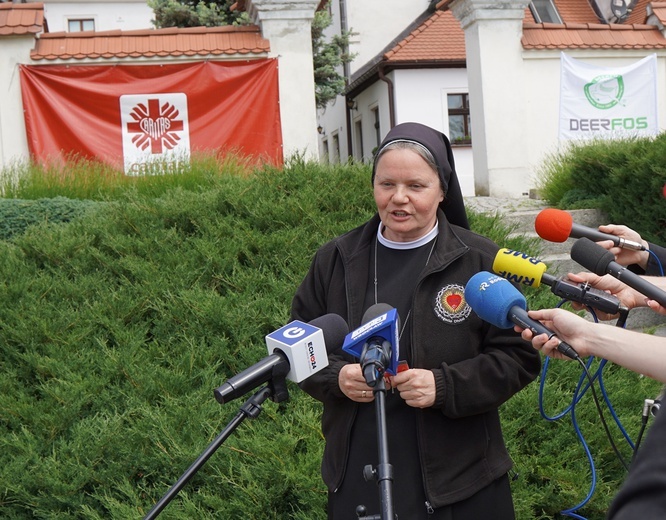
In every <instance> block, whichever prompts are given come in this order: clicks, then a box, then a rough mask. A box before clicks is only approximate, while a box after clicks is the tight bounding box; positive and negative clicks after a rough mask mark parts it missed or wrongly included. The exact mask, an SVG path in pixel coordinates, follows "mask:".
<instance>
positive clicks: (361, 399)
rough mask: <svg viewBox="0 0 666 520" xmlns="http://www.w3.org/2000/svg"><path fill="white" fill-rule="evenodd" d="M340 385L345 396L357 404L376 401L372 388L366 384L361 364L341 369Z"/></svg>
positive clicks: (339, 375) (353, 364)
mask: <svg viewBox="0 0 666 520" xmlns="http://www.w3.org/2000/svg"><path fill="white" fill-rule="evenodd" d="M338 385H339V386H340V390H342V393H343V394H345V395H346V396H347V397H349V399H351V400H352V401H356V402H357V403H369V402H371V401H374V399H375V395H374V394H373V393H372V388H371V387H369V386H368V384H367V383H366V382H365V378H364V377H363V372H362V371H361V365H360V364H359V363H352V364H349V365H345V366H343V367H342V368H341V369H340V373H339V374H338Z"/></svg>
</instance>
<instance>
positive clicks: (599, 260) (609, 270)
mask: <svg viewBox="0 0 666 520" xmlns="http://www.w3.org/2000/svg"><path fill="white" fill-rule="evenodd" d="M571 259H572V260H574V261H575V262H577V263H579V264H580V265H582V266H583V267H584V268H585V269H588V270H590V271H592V272H593V273H594V274H596V275H599V276H604V275H605V274H610V275H611V276H613V277H615V278H617V279H618V280H620V281H621V282H624V283H626V284H627V285H628V286H629V287H631V288H633V289H635V290H637V291H638V292H639V293H641V294H644V295H645V296H647V297H648V298H650V299H651V300H654V301H656V302H659V304H660V305H663V306H665V307H666V291H663V290H662V289H660V288H659V287H657V286H656V285H653V284H651V283H650V282H648V281H647V280H645V279H643V278H641V277H640V276H639V275H637V274H636V273H632V272H631V271H629V270H628V269H627V268H626V267H624V266H622V265H620V264H618V263H617V262H616V261H615V256H614V255H613V253H611V252H610V251H607V250H606V249H604V248H603V247H601V246H600V245H598V244H595V243H594V242H592V241H591V240H590V239H588V238H581V239H580V240H577V241H576V243H575V244H574V245H573V246H572V247H571Z"/></svg>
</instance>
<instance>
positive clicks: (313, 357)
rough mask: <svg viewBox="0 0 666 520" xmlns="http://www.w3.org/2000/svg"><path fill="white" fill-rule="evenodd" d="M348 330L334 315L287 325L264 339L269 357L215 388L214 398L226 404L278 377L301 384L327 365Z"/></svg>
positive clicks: (341, 319) (340, 319) (344, 323)
mask: <svg viewBox="0 0 666 520" xmlns="http://www.w3.org/2000/svg"><path fill="white" fill-rule="evenodd" d="M348 331H349V327H347V322H346V321H345V320H344V319H343V318H342V317H341V316H338V315H337V314H325V315H324V316H320V317H319V318H316V319H314V320H312V321H310V322H308V323H304V322H302V321H292V322H291V323H288V324H287V325H285V326H284V327H282V328H280V329H278V330H276V331H275V332H271V333H270V334H269V335H267V336H266V346H267V348H268V353H269V355H268V356H266V357H265V358H264V359H262V360H261V361H259V362H258V363H255V364H254V365H252V366H251V367H249V368H246V369H245V370H243V371H242V372H241V373H239V374H237V375H235V376H233V377H232V378H230V379H228V380H227V381H226V382H225V383H224V384H223V385H222V386H220V387H218V388H217V389H215V392H214V393H215V399H217V401H218V402H219V403H221V404H224V403H227V402H229V401H231V400H233V399H236V398H237V397H241V396H243V395H245V394H246V393H247V392H249V391H250V390H252V389H254V388H256V387H257V386H259V385H261V384H263V383H266V382H268V381H270V380H272V379H273V378H278V377H281V378H287V379H289V380H290V381H295V382H296V383H300V382H301V381H303V380H304V379H307V378H308V377H310V376H311V375H313V374H315V373H316V372H319V371H320V370H321V369H322V368H325V367H327V366H328V352H332V351H333V350H335V349H337V348H339V347H340V345H341V344H342V342H343V340H344V338H345V335H346V334H347V332H348Z"/></svg>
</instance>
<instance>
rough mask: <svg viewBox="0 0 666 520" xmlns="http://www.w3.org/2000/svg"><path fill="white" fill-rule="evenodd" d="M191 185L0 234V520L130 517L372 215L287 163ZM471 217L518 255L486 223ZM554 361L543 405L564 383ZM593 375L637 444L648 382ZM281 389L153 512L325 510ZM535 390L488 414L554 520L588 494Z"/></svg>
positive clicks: (332, 178) (557, 401) (362, 186)
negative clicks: (315, 265)
mask: <svg viewBox="0 0 666 520" xmlns="http://www.w3.org/2000/svg"><path fill="white" fill-rule="evenodd" d="M207 179H208V180H207V182H206V184H205V187H199V188H197V187H196V186H192V187H191V188H190V189H185V188H183V187H182V186H181V187H176V188H174V189H171V190H166V191H164V192H163V194H162V195H160V196H157V197H151V196H143V195H139V194H137V192H136V191H130V192H128V193H126V194H125V195H123V196H120V197H118V198H117V200H114V201H108V202H106V203H104V204H98V205H97V206H96V209H95V211H87V210H84V211H81V212H80V213H78V215H79V216H78V217H77V218H73V219H70V221H69V222H68V223H64V224H63V223H55V220H56V219H55V218H53V217H48V218H47V219H44V218H39V219H36V222H38V223H37V224H36V225H32V226H28V227H27V228H25V227H24V226H19V228H17V232H16V233H11V234H10V235H11V236H12V238H11V239H8V240H0V482H1V483H2V485H1V486H0V517H1V518H7V519H24V518H25V519H27V518H40V519H64V518H76V519H78V518H85V519H110V518H113V519H129V518H141V517H143V516H144V515H145V514H146V513H147V512H148V511H149V510H150V508H151V507H152V506H153V505H154V504H155V503H156V502H157V501H158V500H159V499H160V497H161V496H162V495H163V494H164V493H166V492H167V490H168V489H169V488H170V486H171V485H172V484H173V483H174V482H176V480H177V479H178V477H180V476H181V475H182V473H183V472H184V471H185V470H186V469H187V468H188V467H189V466H190V464H191V463H192V462H193V461H194V460H195V459H196V458H197V457H198V456H199V455H200V454H201V453H202V451H203V450H204V449H205V448H206V447H207V446H208V445H209V444H210V443H211V442H212V441H213V439H214V438H215V437H216V436H217V435H218V434H219V433H220V432H221V431H222V430H223V429H224V427H225V426H226V425H227V424H228V423H229V421H231V420H232V419H233V417H234V416H235V415H236V414H237V413H238V408H239V406H240V405H241V404H242V401H243V400H242V399H239V400H237V401H234V402H231V403H227V404H225V405H224V406H220V405H219V404H218V403H217V402H216V401H215V399H214V397H213V390H214V389H215V388H216V387H217V386H219V385H220V384H221V383H223V382H224V381H225V380H226V379H227V378H229V377H230V376H232V375H234V374H236V373H238V372H240V371H241V370H243V369H244V368H246V367H248V366H250V365H251V364H253V363H255V362H256V361H257V360H259V359H261V358H262V357H264V356H265V355H266V347H265V342H264V336H265V335H266V334H268V333H270V332H271V331H273V330H275V329H277V328H278V327H280V326H281V325H282V324H284V323H285V322H286V321H287V320H288V317H289V305H290V301H291V297H292V295H293V293H294V291H295V288H296V286H297V285H298V283H299V282H300V280H301V279H302V277H303V276H304V274H305V272H306V270H307V268H308V265H309V263H310V260H311V257H312V255H313V253H314V251H315V250H316V248H317V247H318V246H319V245H321V244H322V243H323V242H324V241H326V240H328V239H329V238H331V237H333V236H336V235H337V234H339V233H341V232H343V231H346V230H348V229H350V228H351V227H353V226H355V225H357V224H359V223H361V222H362V221H364V220H366V219H367V218H368V217H369V216H370V215H371V214H372V213H373V211H374V203H373V200H372V196H371V191H370V183H369V169H368V167H367V166H364V165H343V166H338V167H328V166H321V165H313V164H306V163H303V162H300V161H294V162H292V163H290V164H289V165H287V167H286V168H285V169H284V170H283V171H277V170H272V169H266V170H261V171H257V172H256V173H255V174H254V175H251V176H247V177H245V176H240V175H224V173H222V174H220V175H219V176H218V179H217V180H216V181H215V182H212V181H211V179H210V176H208V177H207ZM16 203H18V201H16ZM74 205H75V204H74ZM81 205H82V207H84V208H85V207H87V205H86V203H85V202H82V203H81ZM38 207H39V206H38V205H27V206H25V208H26V210H25V213H26V215H27V214H28V213H29V210H28V208H30V209H34V208H38ZM470 216H471V219H472V222H473V225H474V228H475V229H477V230H482V231H483V232H484V233H487V234H488V235H489V236H491V238H493V239H494V240H495V241H497V242H498V243H499V244H501V245H506V246H509V247H514V248H515V249H519V250H529V247H530V244H529V243H528V242H526V241H522V240H521V239H520V237H518V238H512V239H511V240H509V239H508V236H507V235H508V231H509V230H507V229H506V228H504V227H503V226H502V225H501V222H500V219H498V218H495V219H486V218H482V217H480V216H478V215H470ZM47 221H48V222H47ZM42 222H45V223H42ZM542 294H543V293H542ZM531 297H532V296H531ZM556 365H557V367H556V370H554V371H553V372H552V373H551V374H552V375H551V376H549V378H548V383H547V385H546V395H547V398H548V405H549V407H553V408H556V407H563V406H565V404H566V403H567V402H568V400H569V399H570V397H571V393H572V391H573V388H574V386H575V383H576V378H577V373H578V371H579V369H578V368H577V367H576V366H575V364H574V363H566V362H561V363H557V364H556ZM607 376H608V377H607V380H606V381H605V384H606V388H607V390H608V392H609V394H610V395H611V396H612V397H613V400H614V404H615V405H616V410H617V413H618V415H619V416H620V417H621V419H622V420H623V422H624V424H625V425H626V427H627V429H628V430H629V433H630V435H631V437H632V438H635V437H636V434H637V431H638V428H639V427H640V411H641V408H642V399H643V398H646V397H650V398H652V397H654V396H655V395H656V394H657V393H658V385H657V384H656V383H655V382H654V381H651V380H648V379H646V378H641V377H639V376H637V375H635V374H632V373H629V372H627V371H625V370H621V369H618V368H617V367H612V369H611V370H608V373H607ZM289 385H290V386H289V388H290V400H289V401H287V402H284V403H281V404H279V405H277V404H275V403H272V402H267V403H266V404H265V405H264V409H263V412H262V414H261V415H260V416H259V417H258V418H257V419H255V420H247V421H245V422H243V424H242V425H241V426H240V427H239V428H238V430H237V431H236V432H235V433H234V434H233V435H232V436H230V438H229V439H228V440H227V441H226V442H225V443H224V444H223V446H222V447H221V448H220V449H219V450H218V451H217V452H216V453H215V455H214V456H213V457H211V459H210V460H209V461H208V463H207V464H205V465H204V467H203V468H202V469H201V471H199V473H197V475H196V476H195V477H194V478H193V479H192V480H191V481H190V482H189V483H188V484H187V486H185V488H184V489H183V490H182V491H181V492H180V493H179V494H178V495H177V497H176V498H175V499H174V500H173V501H172V502H171V504H170V505H169V506H168V507H167V508H166V509H165V510H164V512H163V513H162V514H161V515H160V517H161V518H165V519H188V520H190V519H194V518H196V519H207V518H210V519H213V518H215V519H219V518H225V519H262V520H263V519H276V520H278V519H280V520H282V519H286V518H289V519H298V520H312V519H318V518H325V513H324V509H325V503H326V491H325V488H324V486H323V483H322V481H321V477H320V472H319V464H320V460H321V453H322V449H323V439H322V435H321V431H320V423H319V420H320V405H319V403H318V402H316V401H314V400H313V399H312V398H310V397H309V396H307V395H306V394H304V393H303V392H301V391H300V390H299V389H298V388H297V387H296V386H295V385H293V384H291V383H289ZM538 389H539V387H538V384H537V383H534V384H532V385H530V386H529V387H528V388H526V389H525V390H524V391H523V392H521V393H520V394H519V395H517V396H516V397H515V398H513V399H511V400H510V401H509V402H508V403H507V404H506V405H505V406H504V407H503V408H502V420H503V423H504V427H505V431H506V437H507V443H508V445H509V448H510V451H511V454H512V456H513V457H514V458H515V460H516V464H517V470H518V472H519V473H520V474H521V476H520V478H519V479H518V480H517V481H516V482H514V483H513V486H514V496H515V502H516V509H517V511H518V518H519V519H525V520H527V519H532V518H534V519H537V518H544V519H545V518H553V517H555V516H557V514H558V511H561V510H562V509H564V508H566V507H570V506H572V505H573V504H575V503H577V502H578V501H580V500H582V498H584V496H585V495H586V493H587V491H588V486H589V483H590V477H589V475H588V474H587V465H586V462H585V459H584V457H583V456H582V450H581V447H580V445H579V444H578V442H577V441H576V438H575V436H574V434H573V431H572V429H571V426H570V424H568V421H567V420H566V419H565V420H563V421H560V422H559V423H550V422H547V421H544V420H542V419H541V418H540V417H539V413H538V401H537V394H538ZM590 403H591V400H590V399H589V398H586V399H584V400H583V401H582V402H581V403H580V405H579V406H578V413H579V417H580V420H581V422H582V423H583V424H584V427H583V429H584V431H585V435H586V438H587V441H588V442H589V444H590V446H591V448H592V450H593V453H594V455H595V459H596V461H597V464H598V465H599V471H600V475H599V484H598V486H597V489H596V491H595V493H594V496H593V500H592V501H591V503H590V504H589V505H588V506H587V507H586V508H585V510H584V511H583V512H584V513H585V515H586V516H587V517H588V518H589V519H590V520H593V519H594V520H600V519H601V518H603V514H604V511H605V508H606V507H607V504H608V502H609V500H610V498H611V497H612V496H613V495H614V494H615V492H616V490H617V487H618V486H619V483H620V482H621V481H622V479H623V478H624V470H623V469H622V467H621V465H620V464H619V463H618V461H617V460H616V459H615V457H614V454H613V452H612V450H611V448H610V446H609V443H608V440H607V439H606V438H605V437H604V434H603V431H602V428H600V427H599V419H598V417H597V416H596V412H595V411H594V409H593V408H592V406H591V404H590ZM613 432H614V433H615V434H616V435H617V430H616V429H613ZM616 442H618V443H619V442H620V439H619V435H617V437H616ZM622 451H623V452H624V453H625V456H630V455H628V449H627V447H626V446H624V447H623V448H622Z"/></svg>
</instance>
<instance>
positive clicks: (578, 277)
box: [567, 271, 659, 321]
mask: <svg viewBox="0 0 666 520" xmlns="http://www.w3.org/2000/svg"><path fill="white" fill-rule="evenodd" d="M567 279H568V280H571V281H572V282H575V283H587V284H589V285H590V286H592V287H594V288H595V289H599V290H602V291H606V292H608V293H610V294H612V295H613V296H615V297H617V298H618V299H619V300H620V301H621V302H622V304H623V305H624V306H625V307H627V308H629V309H634V308H636V307H645V306H646V305H647V298H646V297H645V296H644V295H643V294H641V293H639V292H638V291H637V290H635V289H632V288H631V287H629V286H628V285H627V284H625V283H623V282H621V281H620V280H618V279H617V278H614V277H613V276H611V275H609V274H607V275H604V276H599V275H596V274H594V273H590V272H587V271H582V272H580V273H576V274H574V273H569V274H567ZM570 303H571V306H572V307H573V308H574V309H575V310H577V311H580V310H586V309H585V306H583V305H581V304H580V303H576V302H570ZM655 303H656V302H655ZM657 305H659V304H658V303H657ZM596 315H597V318H599V319H600V320H602V321H609V320H614V319H617V318H618V314H615V315H611V314H606V313H603V312H599V311H596Z"/></svg>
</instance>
